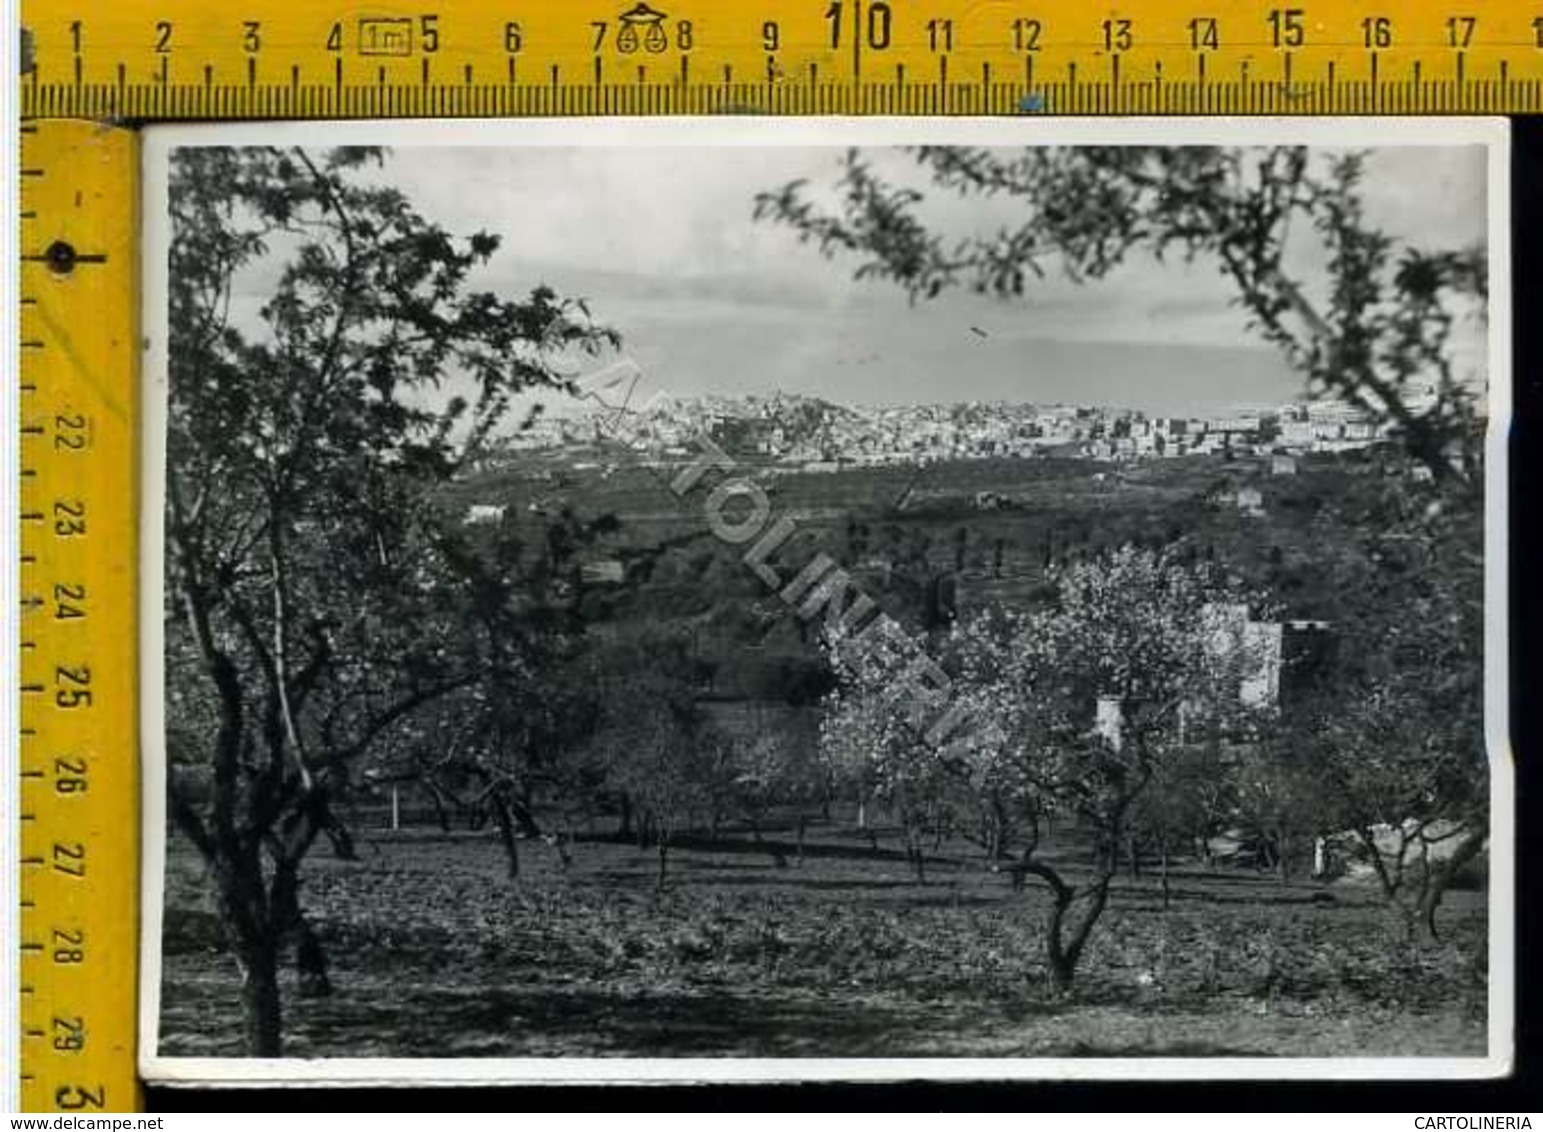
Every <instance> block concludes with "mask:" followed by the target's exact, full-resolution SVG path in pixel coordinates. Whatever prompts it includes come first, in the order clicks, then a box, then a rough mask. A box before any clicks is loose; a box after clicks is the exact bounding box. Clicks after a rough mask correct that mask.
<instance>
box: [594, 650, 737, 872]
mask: <svg viewBox="0 0 1543 1132" xmlns="http://www.w3.org/2000/svg"><path fill="white" fill-rule="evenodd" d="M591 663H592V664H593V666H594V667H593V668H592V670H591V671H592V672H593V676H592V679H593V682H594V686H595V688H596V693H597V716H598V718H597V720H596V725H595V733H594V738H593V740H592V743H591V754H592V757H593V758H594V759H595V760H596V761H597V762H598V763H599V764H600V766H601V767H602V768H603V773H604V776H605V781H606V782H607V783H608V784H609V785H610V787H611V788H612V789H613V790H615V791H617V792H618V793H619V794H620V795H621V797H622V799H623V806H624V807H625V809H624V813H627V814H629V815H630V813H631V810H632V809H633V808H634V807H635V808H636V811H637V814H636V817H637V820H638V837H639V844H640V845H641V844H645V843H646V842H647V841H649V840H652V842H653V845H654V849H655V851H656V852H657V854H658V861H659V870H658V877H657V881H658V887H659V888H661V889H662V888H663V887H664V885H665V881H666V878H667V875H668V870H669V852H670V842H671V839H672V838H673V837H674V835H675V834H676V833H678V832H680V831H681V830H682V829H684V828H685V826H686V824H687V820H688V817H689V815H690V814H692V813H693V812H696V811H699V810H702V809H706V808H710V807H711V806H712V805H713V804H714V802H715V800H716V799H715V798H714V797H713V795H714V792H715V789H716V788H717V787H718V785H719V783H720V781H721V780H722V779H724V778H725V777H726V770H727V767H728V766H729V760H728V740H727V738H726V737H725V736H723V735H721V734H720V733H719V732H718V731H717V729H716V728H714V727H713V726H712V725H711V724H710V722H709V721H708V719H707V717H706V713H705V712H704V711H703V710H702V705H701V702H700V700H701V691H702V687H703V685H704V683H705V682H706V679H707V678H708V676H709V673H710V669H709V667H708V666H707V665H706V664H704V663H703V662H702V660H701V659H700V658H699V657H698V656H697V653H696V645H695V641H694V639H693V638H692V637H691V636H689V635H688V634H686V633H683V632H679V631H677V630H674V629H671V628H667V627H664V626H660V625H657V624H654V623H650V622H645V623H642V624H640V625H635V626H628V627H625V628H622V627H618V628H617V630H616V631H615V633H614V634H613V635H612V636H611V637H610V638H609V639H608V640H606V641H605V642H604V643H603V645H601V646H600V647H599V648H597V649H596V650H595V651H594V653H593V655H592V657H591Z"/></svg>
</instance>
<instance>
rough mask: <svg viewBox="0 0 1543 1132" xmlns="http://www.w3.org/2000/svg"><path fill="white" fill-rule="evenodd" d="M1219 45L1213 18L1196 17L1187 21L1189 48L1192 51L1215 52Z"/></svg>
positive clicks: (1218, 33)
mask: <svg viewBox="0 0 1543 1132" xmlns="http://www.w3.org/2000/svg"><path fill="white" fill-rule="evenodd" d="M1220 45H1221V34H1220V32H1219V31H1218V30H1217V25H1216V17H1215V16H1196V17H1195V18H1194V19H1192V20H1190V21H1189V46H1190V48H1191V50H1194V51H1215V50H1216V48H1217V47H1219V46H1220Z"/></svg>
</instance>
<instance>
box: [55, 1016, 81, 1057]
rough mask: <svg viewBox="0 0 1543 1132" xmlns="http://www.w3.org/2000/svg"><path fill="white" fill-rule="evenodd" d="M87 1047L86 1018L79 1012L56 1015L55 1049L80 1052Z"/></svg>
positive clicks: (64, 1051) (63, 1051) (61, 1051)
mask: <svg viewBox="0 0 1543 1132" xmlns="http://www.w3.org/2000/svg"><path fill="white" fill-rule="evenodd" d="M85 1048H86V1020H85V1019H84V1018H82V1017H81V1016H80V1015H79V1014H71V1015H69V1016H67V1017H64V1016H60V1015H58V1014H55V1015H54V1049H56V1050H58V1051H59V1052H60V1053H79V1052H80V1051H81V1050H83V1049H85Z"/></svg>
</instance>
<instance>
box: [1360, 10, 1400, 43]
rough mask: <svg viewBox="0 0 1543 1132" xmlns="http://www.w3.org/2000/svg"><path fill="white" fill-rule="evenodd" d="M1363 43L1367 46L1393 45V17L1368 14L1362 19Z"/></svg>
mask: <svg viewBox="0 0 1543 1132" xmlns="http://www.w3.org/2000/svg"><path fill="white" fill-rule="evenodd" d="M1361 43H1362V46H1365V47H1392V46H1393V21H1392V19H1390V18H1389V17H1387V16H1367V17H1366V18H1365V19H1364V20H1362V21H1361Z"/></svg>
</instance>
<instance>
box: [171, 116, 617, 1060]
mask: <svg viewBox="0 0 1543 1132" xmlns="http://www.w3.org/2000/svg"><path fill="white" fill-rule="evenodd" d="M382 160H383V155H382V153H381V152H380V151H378V150H364V149H347V150H336V151H332V152H330V153H325V154H323V153H313V152H308V151H304V150H298V149H296V150H276V149H255V148H254V149H239V150H238V149H227V148H213V147H210V148H188V149H182V150H179V151H177V153H176V154H175V155H174V157H173V159H172V171H171V183H170V212H171V220H172V240H171V249H170V272H169V281H170V298H169V310H170V328H169V329H170V341H169V357H170V374H169V379H170V380H169V394H168V424H167V509H166V547H167V578H166V583H167V584H166V596H167V607H166V615H167V678H168V699H169V716H170V718H171V719H172V721H173V724H172V726H171V727H170V728H169V734H168V749H169V754H170V760H171V769H170V774H169V776H168V778H169V780H168V793H169V799H170V806H171V810H172V813H173V816H174V819H175V821H176V823H177V827H178V828H179V829H180V830H181V832H182V833H183V834H184V835H185V836H186V837H187V838H188V840H189V841H191V842H192V844H193V845H194V846H195V847H196V848H197V850H198V851H199V853H200V854H201V855H202V857H203V859H204V861H205V862H206V864H207V866H208V869H209V872H210V874H211V876H212V878H213V881H214V886H215V889H216V894H217V900H218V905H219V910H220V917H221V921H222V923H223V925H224V928H225V931H226V934H227V937H228V939H229V942H230V946H231V948H232V950H233V951H234V953H235V957H236V959H237V962H238V964H239V966H240V968H241V972H242V1000H243V1006H244V1013H245V1025H246V1037H247V1044H248V1049H249V1052H250V1053H252V1054H254V1055H258V1056H276V1055H278V1054H279V1053H281V1051H282V1011H281V1002H280V996H279V983H278V964H279V961H280V956H281V953H282V951H283V949H284V948H285V946H286V945H287V942H288V941H289V940H290V939H291V938H293V937H296V936H298V938H299V943H300V950H301V959H302V960H304V959H305V958H306V957H307V956H308V955H309V956H311V957H312V958H313V959H314V958H315V956H316V954H317V952H318V950H319V945H318V944H317V942H316V940H315V937H314V933H311V932H310V931H309V927H308V925H307V924H306V921H305V918H304V916H303V914H302V910H301V904H300V891H299V890H300V868H301V865H302V862H303V861H304V859H305V857H306V855H307V854H308V852H309V851H310V849H311V848H312V846H313V845H314V844H315V842H316V840H317V838H318V837H320V836H322V835H325V836H327V837H328V838H329V839H331V841H332V843H333V845H334V847H335V848H336V850H337V851H338V852H340V853H343V854H345V855H346V854H348V853H349V852H351V839H350V837H349V836H348V831H347V830H346V829H345V828H344V826H343V824H342V822H341V821H340V820H339V818H338V816H337V813H336V812H335V810H334V807H333V803H334V801H335V800H336V799H337V798H338V797H339V796H340V795H341V794H342V792H344V791H345V790H346V789H347V786H348V781H349V775H350V772H351V768H353V767H355V766H357V765H358V764H359V763H360V761H361V760H362V759H363V758H364V757H365V756H366V755H367V754H368V753H369V752H370V751H371V750H373V749H375V748H376V746H377V744H379V743H380V742H381V741H382V739H383V738H384V737H385V736H387V735H388V734H389V733H390V732H391V731H392V729H393V728H394V727H396V726H398V725H399V724H401V723H402V722H403V721H405V720H407V719H409V718H410V717H411V716H413V715H414V714H415V713H416V712H418V711H420V710H422V709H424V708H426V707H427V706H429V705H431V704H433V703H435V702H436V701H438V700H440V699H442V698H443V697H446V696H449V695H452V694H454V693H456V692H458V691H461V690H463V689H467V688H470V687H473V686H474V685H476V684H477V683H478V682H479V681H481V680H483V679H484V678H485V675H486V671H485V664H484V660H483V658H482V657H480V656H479V655H478V654H477V653H476V652H475V650H468V649H467V648H465V647H464V640H463V637H462V632H461V630H462V627H463V626H462V620H461V618H460V617H459V616H458V615H457V613H456V611H455V607H456V604H457V602H458V601H462V600H464V599H465V598H466V597H467V595H468V593H469V591H470V589H471V588H474V586H475V579H474V578H468V577H467V576H466V575H465V572H464V570H461V569H460V568H459V566H458V563H457V561H456V559H455V556H454V554H453V553H452V548H451V547H450V546H449V545H448V544H447V542H446V540H445V538H444V532H443V522H442V515H441V506H440V505H439V501H438V493H440V492H441V491H442V489H443V488H444V486H445V485H446V484H448V483H449V481H450V480H451V478H452V477H453V476H454V475H455V473H456V471H457V469H458V468H460V467H462V466H464V465H465V464H466V462H467V461H468V460H469V459H471V458H473V457H474V456H475V454H476V453H477V452H478V451H479V450H480V449H481V447H482V446H483V444H484V443H485V442H486V441H487V439H488V438H489V436H490V434H491V433H492V431H493V430H494V428H495V427H496V426H497V425H498V423H499V422H500V421H501V420H502V419H503V418H504V416H505V414H506V412H507V409H508V407H509V403H510V398H511V397H512V396H513V395H514V394H515V393H516V392H518V391H520V390H522V389H526V388H532V387H535V388H542V387H546V388H558V387H562V386H564V385H565V384H566V379H565V378H564V376H563V374H562V371H561V370H560V369H559V368H558V367H559V365H560V363H561V360H562V359H563V358H564V357H565V356H567V355H569V354H570V353H571V352H574V351H594V350H597V349H599V348H601V347H602V346H603V345H606V344H614V342H615V336H614V335H613V334H611V333H610V332H608V331H605V330H603V329H599V328H596V327H595V326H593V325H592V324H591V323H590V321H589V318H588V314H587V312H586V311H585V309H584V307H583V305H582V304H581V303H576V302H572V301H569V300H564V299H562V298H560V297H559V296H558V295H556V294H555V293H554V292H553V291H551V290H550V289H548V288H546V287H537V288H536V289H535V290H533V291H532V292H531V293H530V294H529V295H528V296H527V297H526V298H523V299H519V300H510V299H504V298H500V297H498V296H496V295H493V294H490V293H487V292H481V291H476V290H473V289H472V288H471V286H470V279H471V275H472V273H473V272H474V271H475V270H476V269H477V268H478V267H479V266H480V265H482V264H484V263H486V262H487V261H488V259H489V258H490V257H491V256H492V255H493V253H494V252H495V251H496V250H497V248H498V243H499V241H498V239H497V237H495V236H492V235H489V234H487V233H477V234H474V235H472V236H471V237H469V238H467V239H464V240H461V239H456V238H455V237H453V236H451V235H450V234H449V233H448V232H446V231H444V230H443V229H442V228H440V227H439V226H438V225H435V224H433V223H431V222H429V221H428V220H426V219H424V218H423V217H422V216H421V215H419V214H418V213H417V212H416V211H415V210H414V209H413V207H412V205H411V203H410V202H409V201H408V200H406V199H405V198H404V197H403V196H402V194H401V193H400V192H398V191H396V190H394V189H392V188H389V187H383V186H380V185H378V184H372V183H370V181H369V180H368V178H367V177H365V176H364V175H363V174H362V170H363V168H364V167H365V166H367V165H369V164H372V163H378V162H381V161H382ZM258 287H262V288H263V289H264V292H265V298H264V301H263V302H262V304H261V307H260V310H259V311H258V312H257V313H256V315H255V317H242V316H239V315H238V314H233V311H239V309H240V304H239V303H238V302H237V301H236V300H237V296H239V295H241V294H243V293H250V292H251V291H252V290H253V289H254V288H258ZM451 380H453V381H455V382H456V383H457V384H458V385H460V386H461V387H463V388H466V389H467V390H469V393H468V394H467V395H466V396H459V395H455V396H452V395H450V394H449V393H448V392H446V391H444V390H443V389H442V385H443V383H445V382H447V381H451Z"/></svg>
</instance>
